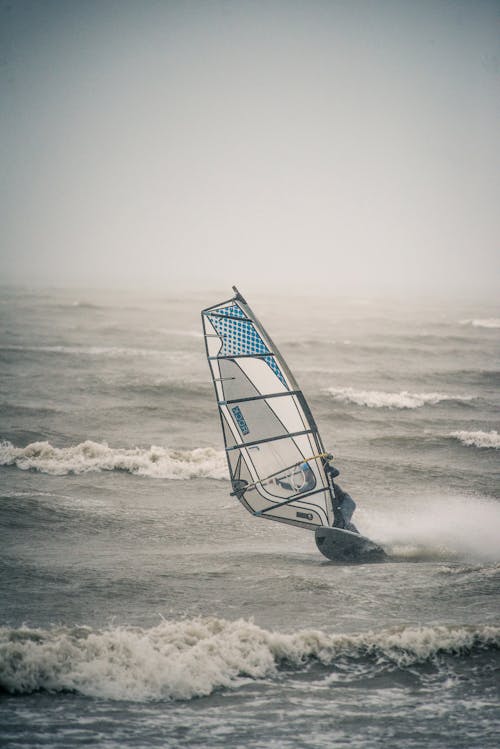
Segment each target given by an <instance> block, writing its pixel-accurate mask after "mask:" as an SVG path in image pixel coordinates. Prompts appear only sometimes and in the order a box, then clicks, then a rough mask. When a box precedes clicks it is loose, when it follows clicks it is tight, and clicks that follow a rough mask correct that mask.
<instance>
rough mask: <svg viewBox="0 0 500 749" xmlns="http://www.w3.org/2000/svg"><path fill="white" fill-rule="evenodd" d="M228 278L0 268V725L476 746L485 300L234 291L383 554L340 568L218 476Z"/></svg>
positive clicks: (12, 732)
mask: <svg viewBox="0 0 500 749" xmlns="http://www.w3.org/2000/svg"><path fill="white" fill-rule="evenodd" d="M245 291H246V290H245V289H243V292H245ZM227 295H228V294H227V293H225V292H224V291H223V292H222V294H220V295H219V294H218V293H208V294H206V295H203V296H202V295H200V296H198V297H195V296H193V297H191V298H185V299H184V298H178V299H172V298H165V297H161V296H156V297H150V298H147V299H146V298H142V297H140V296H131V295H125V294H117V293H113V294H107V293H104V292H99V293H98V292H79V293H78V294H77V293H75V292H69V291H66V292H63V291H57V292H56V291H44V292H40V291H38V292H36V291H30V290H27V289H17V290H13V289H10V290H9V289H3V290H2V292H1V297H0V317H1V337H0V367H1V370H0V371H1V376H0V440H2V442H1V444H0V466H1V467H0V482H1V486H0V490H1V495H0V496H1V498H0V522H1V529H0V534H1V538H0V543H1V545H0V563H1V571H2V574H1V581H0V586H1V587H0V601H1V607H0V625H1V626H0V688H1V690H2V691H1V692H0V745H2V746H5V747H35V746H44V747H50V746H58V747H65V748H66V747H68V748H70V749H71V748H72V747H77V746H81V745H89V744H90V745H93V746H100V747H126V746H130V747H194V746H203V747H219V746H221V747H222V746H226V747H255V748H257V747H270V746H275V747H294V748H295V747H311V748H316V747H318V748H319V747H331V746H335V747H372V746H382V745H383V746H384V747H394V748H396V747H398V748H399V747H426V748H428V747H464V748H465V747H467V749H470V747H485V748H487V747H494V746H495V747H496V746H497V740H498V731H499V729H500V710H499V707H498V704H499V696H500V695H499V691H500V688H499V683H500V678H499V671H500V652H499V646H500V618H499V613H500V596H499V582H500V497H499V482H498V455H499V452H498V450H499V447H500V437H499V409H498V406H499V400H500V398H499V391H498V383H499V370H500V361H499V342H500V312H499V310H498V309H495V308H494V307H492V306H488V305H484V304H483V305H481V304H477V305H474V304H468V305H458V304H455V305H453V304H451V303H449V304H445V303H441V304H439V305H437V304H430V303H427V304H420V305H408V304H407V303H403V302H401V303H397V302H392V303H390V304H389V303H384V304H382V303H375V302H370V301H368V300H350V301H349V300H345V301H338V300H337V301H335V302H334V301H331V300H327V299H324V300H319V301H318V300H308V299H291V298H283V299H279V300H273V299H271V298H270V297H258V298H252V299H250V300H249V301H250V302H251V303H253V307H254V309H255V311H256V312H257V314H259V316H260V317H261V319H262V321H263V322H264V324H266V325H267V327H268V328H269V331H270V333H271V335H272V336H273V338H274V339H275V340H276V342H277V343H278V344H279V345H280V348H281V350H282V352H283V353H284V354H285V356H286V358H287V360H288V362H289V364H290V366H291V368H292V369H293V371H294V373H295V374H296V376H297V379H298V380H299V382H300V384H301V386H302V388H303V389H304V391H305V393H306V395H307V397H308V399H309V402H310V405H311V408H312V409H313V412H314V414H315V416H316V420H317V422H318V425H319V427H320V430H321V432H322V436H323V440H324V442H325V445H326V447H327V449H330V450H332V451H333V452H334V453H335V456H336V463H337V465H338V466H339V467H340V469H341V483H342V485H343V486H344V488H347V489H348V490H349V491H350V492H351V493H352V494H353V495H354V497H355V498H356V500H357V502H358V510H357V512H356V515H355V522H356V524H357V525H358V527H359V528H360V530H361V531H362V532H363V533H365V534H366V535H368V536H370V537H372V538H373V539H374V540H375V541H378V542H379V543H381V544H382V545H384V547H385V548H386V549H387V551H388V552H389V554H390V555H391V561H390V562H388V563H383V564H376V565H360V566H346V565H335V564H332V563H329V562H327V561H326V560H325V559H324V558H323V557H321V555H320V554H319V553H318V552H317V550H316V547H315V544H314V538H313V535H312V534H310V533H308V532H305V531H302V530H300V529H295V528H290V527H288V526H284V525H281V524H276V523H266V522H265V521H263V520H260V519H254V518H252V517H251V516H250V515H249V514H248V513H246V512H245V511H244V510H243V509H242V508H241V506H240V505H239V504H238V503H237V502H236V501H235V500H233V499H232V498H231V497H229V484H228V482H227V479H226V468H225V463H224V455H223V452H222V450H221V438H220V435H219V431H218V429H219V423H218V418H217V414H216V411H215V405H214V402H213V390H212V386H211V383H210V381H209V374H208V368H207V364H206V361H205V358H204V348H203V342H202V338H201V333H200V322H199V310H200V309H201V308H202V307H204V306H206V305H208V304H211V303H214V302H215V301H218V300H219V298H220V299H222V298H224V297H225V296H227Z"/></svg>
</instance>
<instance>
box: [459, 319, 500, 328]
mask: <svg viewBox="0 0 500 749" xmlns="http://www.w3.org/2000/svg"><path fill="white" fill-rule="evenodd" d="M460 325H472V327H473V328H500V318H498V317H487V318H483V319H479V320H460Z"/></svg>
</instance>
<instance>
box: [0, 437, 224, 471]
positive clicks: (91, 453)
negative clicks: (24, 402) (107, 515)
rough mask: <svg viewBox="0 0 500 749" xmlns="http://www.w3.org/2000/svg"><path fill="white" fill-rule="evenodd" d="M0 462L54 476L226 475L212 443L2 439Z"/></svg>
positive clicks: (217, 451)
mask: <svg viewBox="0 0 500 749" xmlns="http://www.w3.org/2000/svg"><path fill="white" fill-rule="evenodd" d="M0 465H3V466H17V468H21V469H22V470H23V471H27V470H35V471H40V472H41V473H50V474H52V475H54V476H65V475H67V474H70V473H73V474H75V473H88V472H91V471H126V472H128V473H133V474H137V475H139V476H150V477H153V478H164V479H192V478H212V479H223V478H227V467H226V463H225V457H224V453H223V452H222V451H219V450H214V449H213V448H211V447H200V448H196V449H195V450H173V449H171V448H167V447H157V446H154V445H152V446H151V447H149V448H141V447H134V448H113V447H108V445H107V444H106V443H100V442H92V441H91V440H86V441H85V442H81V443H80V444H79V445H73V446H71V447H53V446H52V445H51V444H50V442H32V443H31V444H29V445H27V446H26V447H15V446H14V445H12V443H11V442H7V441H4V442H0Z"/></svg>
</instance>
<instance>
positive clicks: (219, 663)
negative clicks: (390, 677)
mask: <svg viewBox="0 0 500 749" xmlns="http://www.w3.org/2000/svg"><path fill="white" fill-rule="evenodd" d="M499 647H500V627H498V626H488V625H482V626H471V627H467V626H427V627H401V628H398V629H386V630H382V631H380V632H366V633H362V634H349V635H346V634H328V633H325V632H322V631H318V630H311V629H306V630H300V631H298V632H295V633H293V634H285V633H281V632H272V631H268V630H265V629H262V628H261V627H258V626H256V625H255V624H253V623H252V622H249V621H245V620H243V619H239V620H237V621H233V622H231V621H227V620H224V619H218V618H198V619H188V620H184V621H166V620H165V621H162V622H161V624H159V625H158V626H156V627H152V628H150V629H142V628H139V627H110V628H108V629H101V630H93V629H91V628H89V627H73V628H68V627H54V628H52V629H30V628H27V627H22V628H20V629H9V628H6V627H3V628H0V689H3V690H4V691H7V692H10V693H14V694H16V693H17V694H29V693H32V692H35V691H39V690H46V691H50V692H62V691H72V692H78V693H80V694H83V695H86V696H89V697H98V698H107V699H113V700H132V701H137V702H142V701H149V700H166V699H170V700H172V699H174V700H189V699H193V698H195V697H202V696H206V695H209V694H211V693H212V692H214V690H216V689H221V688H226V689H228V688H229V689H230V688H236V687H238V686H241V685H242V684H244V683H246V682H247V681H248V680H249V679H263V678H269V677H273V675H275V674H276V673H277V672H278V670H279V669H280V668H290V667H291V668H294V669H305V668H307V665H308V663H309V662H311V661H317V662H318V663H320V664H322V665H323V666H327V667H328V666H329V667H331V669H332V671H335V667H336V665H337V664H339V666H342V664H345V662H346V660H347V661H349V660H353V659H356V660H359V659H364V661H365V662H367V663H368V665H369V666H371V667H372V668H375V669H377V671H380V670H381V669H388V670H393V669H394V668H395V667H396V668H400V669H404V668H407V667H413V666H415V665H416V664H420V663H425V662H428V661H430V660H433V661H434V662H435V661H436V658H439V657H442V656H447V655H448V656H451V657H455V658H456V657H461V656H467V655H469V654H470V653H471V652H472V651H474V652H475V651H479V650H487V649H498V648H499ZM352 671H353V675H355V673H356V669H352Z"/></svg>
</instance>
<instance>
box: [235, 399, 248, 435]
mask: <svg viewBox="0 0 500 749" xmlns="http://www.w3.org/2000/svg"><path fill="white" fill-rule="evenodd" d="M231 411H232V412H233V414H234V418H235V419H236V423H237V424H238V426H239V428H240V432H241V433H242V434H248V433H249V431H250V429H249V428H248V425H247V423H246V421H245V419H244V418H243V414H242V413H241V409H240V407H239V406H235V407H234V408H232V409H231Z"/></svg>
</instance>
